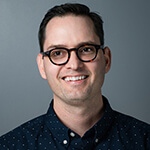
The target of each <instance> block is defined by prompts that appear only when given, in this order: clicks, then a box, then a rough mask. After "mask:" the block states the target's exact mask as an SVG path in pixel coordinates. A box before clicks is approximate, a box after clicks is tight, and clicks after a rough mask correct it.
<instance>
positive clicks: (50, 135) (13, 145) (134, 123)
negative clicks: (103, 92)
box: [0, 97, 150, 150]
mask: <svg viewBox="0 0 150 150" xmlns="http://www.w3.org/2000/svg"><path fill="white" fill-rule="evenodd" d="M103 101H104V106H105V109H104V114H103V117H102V118H101V119H100V120H99V121H98V122H97V123H96V124H95V125H94V126H93V127H92V128H91V129H89V130H88V131H87V132H86V133H85V134H84V136H83V137H80V136H79V135H78V134H76V133H75V132H74V131H72V130H70V129H69V128H67V127H66V126H65V125H64V124H63V123H62V122H61V121H60V120H59V118H58V117H57V115H56V113H55V112H54V109H53V101H52V102H51V105H50V108H49V110H48V112H47V113H46V114H44V115H42V116H40V117H37V118H35V119H33V120H31V121H29V122H27V123H25V124H23V125H21V126H19V127H17V128H16V129H14V130H13V131H10V132H9V133H7V134H5V135H3V136H1V137H0V150H150V125H149V124H146V123H144V122H142V121H139V120H137V119H135V118H132V117H130V116H127V115H124V114H121V113H119V112H117V111H114V110H112V108H111V107H110V105H109V103H108V101H107V99H106V98H104V97H103Z"/></svg>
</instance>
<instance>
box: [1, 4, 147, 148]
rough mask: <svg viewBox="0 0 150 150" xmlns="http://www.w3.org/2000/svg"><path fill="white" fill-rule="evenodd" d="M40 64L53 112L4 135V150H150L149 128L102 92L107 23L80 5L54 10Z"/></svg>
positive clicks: (42, 36) (42, 37)
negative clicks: (117, 108)
mask: <svg viewBox="0 0 150 150" xmlns="http://www.w3.org/2000/svg"><path fill="white" fill-rule="evenodd" d="M39 43H40V49H41V52H40V54H39V55H38V56H37V64H38V68H39V71H40V74H41V76H42V78H44V79H46V80H47V81H48V83H49V86H50V88H51V89H52V91H53V100H52V102H51V105H50V108H49V110H48V112H47V113H46V114H44V115H42V116H40V117H38V118H35V119H33V120H31V121H29V122H27V123H25V124H23V125H21V126H20V127H18V128H16V129H14V130H13V131H11V132H9V133H7V134H6V135H3V136H2V137H1V138H0V149H1V150H8V149H9V150H32V149H38V150H44V149H48V150H50V149H51V150H55V149H57V150H66V149H67V150H77V149H81V150H82V149H83V150H101V149H102V150H108V149H109V150H110V149H113V150H119V149H120V150H122V149H127V150H129V149H130V150H136V149H139V150H146V149H147V150H148V149H150V126H149V125H148V124H146V123H143V122H142V121H139V120H137V119H135V118H132V117H129V116H127V115H124V114H121V113H119V112H116V111H114V110H112V108H111V107H110V105H109V103H108V100H107V99H106V98H105V97H104V96H102V92H101V88H102V85H103V82H104V77H105V74H106V73H107V72H108V71H109V69H110V66H111V52H110V49H109V48H108V47H104V33H103V21H102V19H101V17H100V16H99V15H97V14H96V13H93V12H90V10H89V8H88V7H86V6H85V5H81V4H64V5H60V6H56V7H54V8H52V9H50V10H49V11H48V12H47V14H46V15H45V17H44V19H43V21H42V23H41V25H40V29H39Z"/></svg>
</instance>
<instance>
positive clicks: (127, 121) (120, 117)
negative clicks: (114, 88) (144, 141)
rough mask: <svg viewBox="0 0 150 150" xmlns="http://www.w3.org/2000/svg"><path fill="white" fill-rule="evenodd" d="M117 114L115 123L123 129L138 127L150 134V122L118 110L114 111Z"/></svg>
mask: <svg viewBox="0 0 150 150" xmlns="http://www.w3.org/2000/svg"><path fill="white" fill-rule="evenodd" d="M114 116H115V123H116V125H118V126H119V127H120V128H121V127H123V129H126V130H128V129H130V130H132V129H138V130H139V131H141V132H147V133H149V135H150V124H148V123H146V122H143V121H141V120H138V119H136V118H134V117H132V116H129V115H126V114H123V113H120V112H118V111H114Z"/></svg>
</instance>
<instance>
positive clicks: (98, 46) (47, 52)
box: [41, 44, 104, 66]
mask: <svg viewBox="0 0 150 150" xmlns="http://www.w3.org/2000/svg"><path fill="white" fill-rule="evenodd" d="M83 46H94V47H95V49H96V53H95V57H93V58H92V59H91V60H82V59H81V58H80V56H79V55H78V50H79V49H80V48H81V47H83ZM56 49H64V50H66V51H67V52H68V59H67V60H66V61H65V62H64V63H60V64H57V63H55V62H53V60H52V59H51V57H50V53H51V52H52V51H53V50H56ZM100 49H101V50H103V52H104V46H103V45H98V44H84V45H80V46H79V47H77V48H71V49H68V48H65V47H57V48H53V49H51V50H49V51H46V52H41V54H42V55H43V56H42V59H44V57H45V56H46V57H48V58H49V60H50V61H51V62H52V63H53V64H54V65H57V66H61V65H65V64H67V63H68V61H69V59H70V55H71V52H72V51H75V52H76V55H77V57H78V59H79V60H80V61H82V62H92V61H93V60H94V59H95V58H96V57H97V53H98V50H100Z"/></svg>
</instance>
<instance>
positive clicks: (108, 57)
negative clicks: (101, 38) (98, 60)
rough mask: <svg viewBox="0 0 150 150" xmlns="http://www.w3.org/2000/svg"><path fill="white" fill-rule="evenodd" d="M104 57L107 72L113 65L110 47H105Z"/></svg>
mask: <svg viewBox="0 0 150 150" xmlns="http://www.w3.org/2000/svg"><path fill="white" fill-rule="evenodd" d="M104 57H105V73H107V72H108V71H109V70H110V67H111V51H110V49H109V47H105V48H104Z"/></svg>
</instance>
